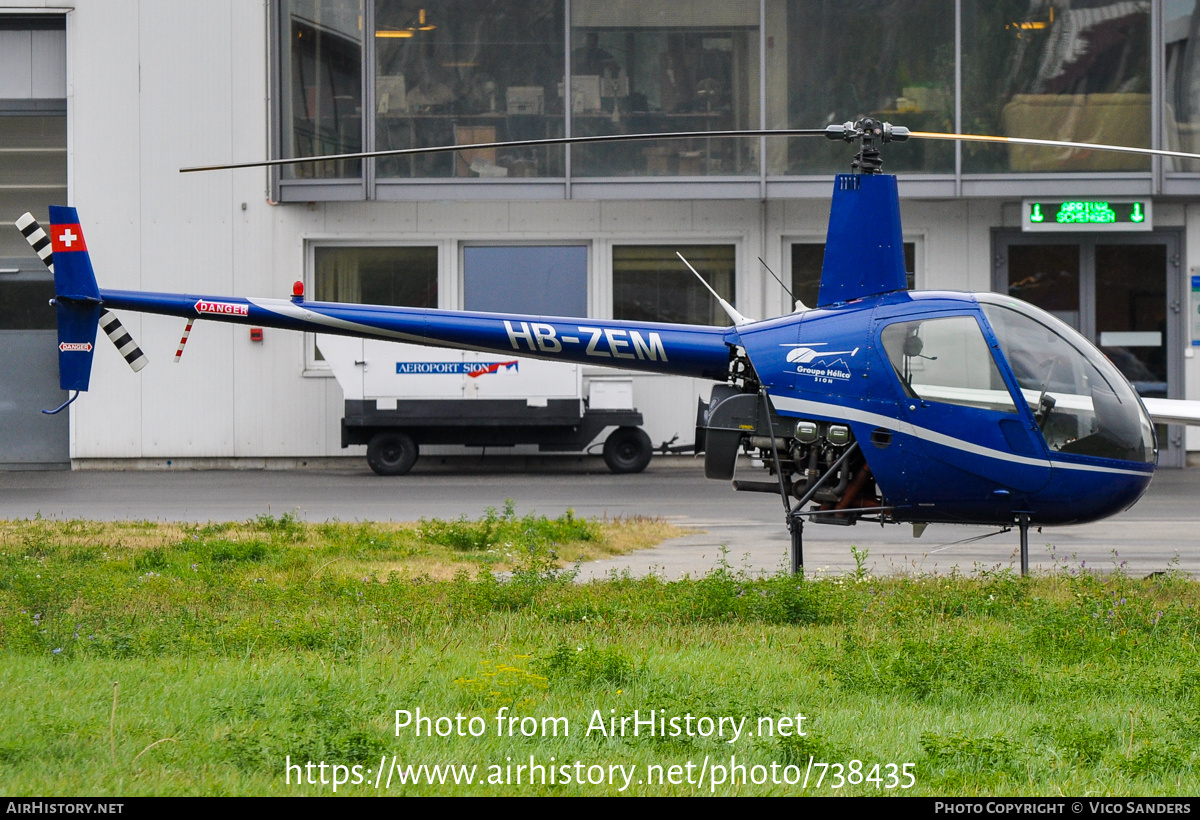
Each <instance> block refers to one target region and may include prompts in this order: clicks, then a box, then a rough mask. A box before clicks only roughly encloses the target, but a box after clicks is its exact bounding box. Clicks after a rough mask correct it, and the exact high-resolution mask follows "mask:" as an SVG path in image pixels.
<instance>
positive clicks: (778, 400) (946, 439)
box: [769, 393, 1149, 476]
mask: <svg viewBox="0 0 1200 820" xmlns="http://www.w3.org/2000/svg"><path fill="white" fill-rule="evenodd" d="M769 395H770V396H771V401H772V402H774V404H775V407H776V408H777V409H779V410H786V411H788V412H791V413H800V414H813V415H818V416H826V417H828V418H832V419H841V420H845V421H858V422H862V423H863V424H874V425H875V426H876V427H885V428H887V429H889V430H895V431H896V432H898V433H904V434H905V435H908V436H913V437H914V438H919V439H922V440H923V441H929V442H932V443H934V444H941V445H942V446H944V447H950V448H952V449H955V450H961V451H963V452H967V453H973V454H975V455H979V456H983V457H985V458H994V459H998V460H1000V461H1008V462H1011V463H1014V464H1025V465H1028V466H1032V467H1049V466H1051V465H1053V466H1055V467H1061V468H1063V469H1066V470H1083V471H1085V472H1092V473H1118V474H1120V475H1139V476H1145V475H1149V473H1146V472H1143V471H1141V470H1125V469H1122V468H1120V467H1101V466H1099V465H1093V464H1074V463H1071V462H1066V461H1052V460H1049V459H1044V458H1030V457H1029V456H1019V455H1017V454H1015V453H1005V452H1003V451H1001V450H993V449H992V448H990V447H984V446H983V445H981V444H975V443H974V442H970V441H964V440H962V439H960V438H955V437H953V436H948V435H946V434H945V433H939V432H937V431H936V430H930V429H928V428H926V427H917V426H915V425H913V424H910V423H909V422H907V421H902V420H901V419H897V418H893V417H892V416H885V415H883V414H881V413H872V412H870V411H867V410H858V409H856V408H853V407H845V406H843V405H840V404H825V403H824V402H819V401H809V400H807V399H795V398H792V397H790V396H780V395H777V394H774V393H771V394H769Z"/></svg>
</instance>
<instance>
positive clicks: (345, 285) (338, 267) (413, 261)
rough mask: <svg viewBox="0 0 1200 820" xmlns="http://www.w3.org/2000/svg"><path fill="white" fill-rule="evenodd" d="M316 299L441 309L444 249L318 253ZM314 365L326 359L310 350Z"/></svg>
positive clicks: (359, 249)
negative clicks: (440, 253) (440, 255)
mask: <svg viewBox="0 0 1200 820" xmlns="http://www.w3.org/2000/svg"><path fill="white" fill-rule="evenodd" d="M312 293H313V298H314V299H316V300H317V301H319V302H356V303H361V304H367V305H394V306H397V307H424V308H436V307H437V306H438V249H437V247H436V246H408V247H369V246H359V247H316V248H314V249H313V288H312ZM310 351H311V353H310V357H309V362H310V364H311V363H313V362H322V363H323V361H324V357H323V356H322V355H321V351H320V350H319V349H317V348H316V346H315V345H310Z"/></svg>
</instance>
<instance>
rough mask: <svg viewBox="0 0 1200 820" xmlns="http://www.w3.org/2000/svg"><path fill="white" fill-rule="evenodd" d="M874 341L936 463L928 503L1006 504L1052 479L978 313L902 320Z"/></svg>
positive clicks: (1028, 419) (903, 408) (884, 328)
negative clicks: (888, 366) (980, 322)
mask: <svg viewBox="0 0 1200 820" xmlns="http://www.w3.org/2000/svg"><path fill="white" fill-rule="evenodd" d="M877 338H878V340H879V345H880V348H881V349H882V351H883V353H884V356H885V358H886V359H887V360H888V361H889V362H890V363H891V366H892V369H893V371H894V374H893V375H894V380H893V382H894V386H895V389H896V390H898V391H899V392H900V393H901V400H900V404H901V412H902V413H904V414H906V415H907V418H908V421H909V422H910V423H911V424H912V427H913V434H914V435H915V436H916V437H917V438H918V439H920V440H921V443H922V446H923V447H924V450H925V452H926V454H927V456H928V457H929V459H930V461H931V462H934V463H935V464H934V468H933V469H931V470H930V471H928V475H927V481H928V482H929V484H930V486H929V487H928V488H926V490H927V492H926V493H924V495H927V496H929V497H930V500H931V501H943V502H946V501H949V502H963V503H989V502H1003V501H1004V500H1005V499H1006V498H1008V497H1010V496H1012V495H1013V494H1024V493H1033V492H1037V491H1038V490H1040V489H1042V488H1043V487H1045V486H1046V484H1047V483H1049V481H1050V461H1049V459H1048V458H1047V455H1046V450H1045V446H1044V445H1043V444H1042V442H1041V440H1040V439H1039V438H1038V437H1037V436H1036V434H1035V431H1034V430H1033V429H1031V428H1032V426H1033V421H1032V418H1031V417H1030V415H1029V413H1028V412H1027V411H1026V410H1025V409H1024V408H1022V407H1018V405H1017V404H1016V403H1015V402H1014V399H1013V396H1012V392H1011V390H1010V389H1009V386H1008V384H1007V383H1006V381H1005V379H1004V377H1003V376H1002V375H1001V370H1000V368H999V367H998V366H997V363H996V358H995V351H994V350H993V348H992V345H991V344H989V343H988V341H987V338H986V337H985V335H984V332H983V329H982V327H981V325H980V324H979V321H978V319H977V318H976V317H975V316H974V315H944V314H943V315H936V316H928V317H920V318H915V317H914V318H910V317H899V318H897V319H895V320H893V321H890V322H889V323H888V324H886V325H883V326H882V328H881V329H880V330H879V336H878V337H877ZM937 465H941V466H943V467H944V468H945V470H944V472H943V473H942V474H941V475H937V474H936V466H937Z"/></svg>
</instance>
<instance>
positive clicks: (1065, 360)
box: [980, 296, 1157, 463]
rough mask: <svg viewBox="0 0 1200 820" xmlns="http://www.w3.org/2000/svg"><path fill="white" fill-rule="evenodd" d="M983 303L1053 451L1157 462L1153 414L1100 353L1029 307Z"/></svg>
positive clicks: (1007, 301)
mask: <svg viewBox="0 0 1200 820" xmlns="http://www.w3.org/2000/svg"><path fill="white" fill-rule="evenodd" d="M980 301H981V302H983V312H984V315H986V316H987V319H988V322H989V323H991V325H992V329H993V330H994V331H995V333H996V338H997V340H998V341H999V342H1000V349H1001V351H1003V353H1004V356H1005V358H1006V359H1008V363H1009V366H1011V367H1012V369H1013V375H1015V376H1016V378H1017V383H1018V384H1019V385H1020V387H1021V393H1022V394H1023V395H1024V398H1025V401H1026V402H1027V403H1028V404H1029V407H1030V409H1031V410H1032V411H1033V415H1034V418H1035V419H1036V420H1037V423H1038V427H1040V428H1041V430H1042V435H1043V436H1044V437H1045V439H1046V444H1048V445H1049V446H1050V449H1051V450H1055V451H1058V452H1060V453H1075V454H1078V455H1087V456H1099V457H1101V458H1116V459H1121V460H1124V461H1140V462H1145V463H1152V462H1153V461H1154V460H1155V459H1156V458H1157V451H1156V449H1155V444H1154V430H1153V427H1152V426H1151V424H1150V418H1149V416H1147V415H1146V411H1145V410H1144V409H1143V407H1142V404H1141V402H1140V401H1138V398H1137V395H1136V394H1135V393H1134V392H1133V388H1132V387H1130V386H1129V382H1127V381H1126V380H1125V377H1124V376H1122V375H1121V374H1120V372H1119V371H1118V370H1117V368H1116V367H1114V366H1113V364H1112V362H1110V361H1108V359H1106V358H1104V356H1103V354H1101V353H1100V352H1099V351H1098V350H1096V349H1095V348H1093V347H1092V346H1091V345H1089V344H1087V342H1086V340H1084V339H1083V337H1082V336H1079V335H1078V334H1077V333H1076V332H1075V331H1074V330H1072V329H1071V328H1069V327H1067V325H1066V324H1064V323H1063V322H1061V321H1059V320H1058V319H1056V318H1054V317H1053V316H1051V315H1050V314H1048V313H1045V312H1044V311H1040V310H1038V309H1037V308H1034V307H1032V306H1031V305H1027V304H1025V303H1023V302H1017V301H1016V300H1012V299H1007V300H1004V302H1003V303H1002V304H1001V303H998V302H999V299H997V300H996V301H997V303H989V300H987V299H986V297H983V296H981V297H980Z"/></svg>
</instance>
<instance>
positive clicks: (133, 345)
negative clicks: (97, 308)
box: [100, 310, 150, 373]
mask: <svg viewBox="0 0 1200 820" xmlns="http://www.w3.org/2000/svg"><path fill="white" fill-rule="evenodd" d="M100 328H101V329H102V330H103V331H104V333H105V334H106V335H107V336H108V338H109V340H110V341H111V342H112V343H113V344H114V345H115V346H116V348H117V352H118V353H120V354H121V355H122V356H123V357H124V358H125V361H126V363H127V364H128V365H129V366H130V367H131V368H133V372H134V373H136V372H138V371H139V370H141V369H142V368H143V367H145V366H146V365H148V364H150V360H149V359H147V358H146V354H145V353H143V352H142V349H141V348H140V347H138V346H137V342H135V341H134V340H133V337H132V336H130V335H129V331H127V330H126V329H125V326H124V325H123V324H121V320H120V319H118V318H117V317H116V316H115V315H113V313H112V312H111V311H107V310H102V311H101V312H100Z"/></svg>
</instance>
